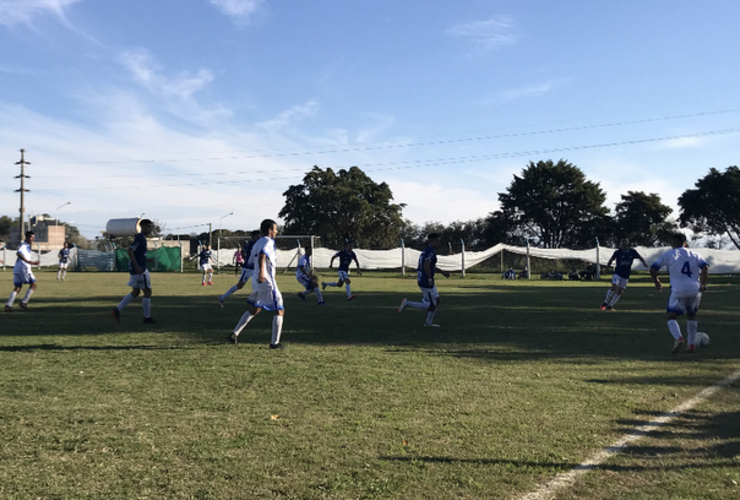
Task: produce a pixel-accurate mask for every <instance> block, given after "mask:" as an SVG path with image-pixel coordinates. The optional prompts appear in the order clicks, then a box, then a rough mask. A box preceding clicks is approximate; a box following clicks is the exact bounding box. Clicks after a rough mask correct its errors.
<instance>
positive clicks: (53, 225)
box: [8, 215, 66, 252]
mask: <svg viewBox="0 0 740 500" xmlns="http://www.w3.org/2000/svg"><path fill="white" fill-rule="evenodd" d="M65 230H66V226H65V225H64V224H62V225H60V224H59V221H58V220H57V219H52V218H51V217H44V216H43V215H37V216H36V217H31V219H30V220H29V225H28V226H27V229H26V231H33V232H34V234H35V236H36V238H35V240H34V243H33V246H34V250H36V249H41V250H42V251H45V252H49V251H53V250H59V249H61V248H62V247H63V246H64V242H65ZM19 233H20V228H19V227H18V226H13V227H11V228H10V241H9V242H8V247H10V248H18V247H19V246H20V244H21V241H22V240H23V236H21V235H20V234H19Z"/></svg>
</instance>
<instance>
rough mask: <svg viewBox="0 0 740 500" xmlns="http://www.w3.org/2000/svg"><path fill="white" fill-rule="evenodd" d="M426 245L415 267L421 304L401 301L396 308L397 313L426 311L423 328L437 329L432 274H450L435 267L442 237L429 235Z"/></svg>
mask: <svg viewBox="0 0 740 500" xmlns="http://www.w3.org/2000/svg"><path fill="white" fill-rule="evenodd" d="M427 242H428V245H427V247H426V248H425V249H424V251H423V252H422V253H421V255H420V256H419V265H418V266H417V267H416V274H417V283H418V285H419V288H421V293H422V302H411V301H409V300H408V299H403V300H402V301H401V305H400V306H398V312H399V313H400V312H403V310H404V309H406V308H407V307H412V308H414V309H423V310H426V311H427V319H426V321H425V322H424V326H430V327H433V328H439V325H438V324H436V323H433V322H432V320H434V315H435V314H436V313H437V306H439V293H438V292H437V285H436V284H435V283H434V273H435V272H440V273H441V274H442V276H444V277H445V278H449V277H450V273H448V272H447V271H443V270H441V269H439V268H438V267H437V249H438V248H439V247H440V245H441V244H442V237H441V236H440V235H439V234H437V233H430V234H429V236H428V237H427Z"/></svg>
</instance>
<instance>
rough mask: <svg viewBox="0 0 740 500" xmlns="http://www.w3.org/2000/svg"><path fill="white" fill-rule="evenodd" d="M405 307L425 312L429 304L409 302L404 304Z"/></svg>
mask: <svg viewBox="0 0 740 500" xmlns="http://www.w3.org/2000/svg"><path fill="white" fill-rule="evenodd" d="M406 307H413V308H414V309H424V310H425V311H428V310H429V302H411V301H410V300H409V301H408V302H406Z"/></svg>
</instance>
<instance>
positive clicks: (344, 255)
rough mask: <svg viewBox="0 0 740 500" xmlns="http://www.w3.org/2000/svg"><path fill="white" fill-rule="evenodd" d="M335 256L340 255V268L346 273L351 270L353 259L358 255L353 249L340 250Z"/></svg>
mask: <svg viewBox="0 0 740 500" xmlns="http://www.w3.org/2000/svg"><path fill="white" fill-rule="evenodd" d="M334 257H339V270H340V271H344V272H345V273H346V272H348V271H349V265H350V264H351V263H352V261H353V260H356V259H357V255H355V252H354V251H352V250H340V251H339V252H337V253H335V254H334Z"/></svg>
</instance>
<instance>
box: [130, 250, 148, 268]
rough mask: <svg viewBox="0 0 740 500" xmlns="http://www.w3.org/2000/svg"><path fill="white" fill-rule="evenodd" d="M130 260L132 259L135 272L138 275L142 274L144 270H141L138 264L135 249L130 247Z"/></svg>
mask: <svg viewBox="0 0 740 500" xmlns="http://www.w3.org/2000/svg"><path fill="white" fill-rule="evenodd" d="M128 258H129V259H131V263H132V264H133V265H134V271H135V272H136V274H142V273H143V272H144V270H143V269H142V268H141V266H140V265H139V263H138V262H136V256H135V255H134V249H133V248H131V247H128Z"/></svg>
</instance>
